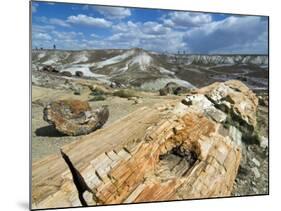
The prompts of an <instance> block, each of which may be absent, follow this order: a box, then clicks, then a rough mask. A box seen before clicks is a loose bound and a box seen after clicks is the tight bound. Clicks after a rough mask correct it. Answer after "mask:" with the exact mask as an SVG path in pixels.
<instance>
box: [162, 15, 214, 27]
mask: <svg viewBox="0 0 281 211" xmlns="http://www.w3.org/2000/svg"><path fill="white" fill-rule="evenodd" d="M210 22H212V16H211V15H210V14H206V13H197V12H171V13H169V14H168V15H167V16H166V17H164V18H163V23H164V25H165V26H170V27H198V26H202V25H204V24H208V23H210Z"/></svg>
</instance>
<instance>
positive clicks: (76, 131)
mask: <svg viewBox="0 0 281 211" xmlns="http://www.w3.org/2000/svg"><path fill="white" fill-rule="evenodd" d="M43 114H44V115H43V119H44V120H45V121H47V122H48V123H50V124H52V125H54V126H55V128H56V129H57V130H58V131H59V132H61V133H63V134H67V135H70V136H77V135H85V134H88V133H91V132H93V131H95V130H97V129H99V128H101V127H102V126H103V125H104V124H105V122H106V121H107V119H108V116H109V111H108V108H107V106H102V107H101V108H98V109H96V110H92V109H91V107H90V106H89V104H88V102H84V101H80V100H60V101H54V102H51V103H50V104H48V105H47V106H46V107H45V108H44V110H43Z"/></svg>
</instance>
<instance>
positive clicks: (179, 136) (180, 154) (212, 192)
mask: <svg viewBox="0 0 281 211" xmlns="http://www.w3.org/2000/svg"><path fill="white" fill-rule="evenodd" d="M255 103H256V99H255V96H254V94H253V93H252V92H251V91H250V90H249V89H248V88H247V87H246V86H244V85H243V84H242V83H241V82H238V81H232V82H225V83H217V84H213V85H211V86H208V87H205V88H203V89H200V90H198V91H197V92H196V93H193V94H191V95H189V96H187V97H186V98H185V99H184V100H183V101H182V102H178V101H171V102H170V103H167V104H165V105H155V106H154V107H152V108H147V107H143V108H141V109H139V110H136V111H135V112H133V113H131V114H129V115H128V116H126V117H125V118H122V119H120V120H118V121H117V122H115V123H114V124H112V125H110V126H109V127H107V128H103V129H100V130H99V131H96V132H95V133H92V134H90V135H87V136H86V137H85V138H84V139H82V140H79V141H77V142H73V143H71V144H68V145H66V146H65V147H63V152H65V154H67V156H68V157H69V159H70V160H71V162H72V164H73V165H74V167H75V169H77V170H78V171H79V173H80V175H82V177H83V180H84V181H85V183H86V184H87V186H88V187H89V188H90V189H91V190H92V192H85V193H84V194H83V199H84V200H85V201H86V203H87V205H99V204H119V203H132V202H144V201H165V200H175V199H177V200H178V199H192V198H209V197H220V196H230V195H231V191H232V187H233V183H234V180H235V177H236V174H237V171H238V167H239V164H240V160H241V145H240V143H241V136H242V135H235V134H240V132H239V130H238V129H237V128H236V126H237V125H239V122H237V121H240V122H242V123H245V124H244V125H245V127H246V129H247V130H246V129H245V131H247V132H248V133H250V132H251V131H249V128H250V129H251V128H254V127H255V122H256V120H255V115H252V114H251V112H255V111H256V104H255ZM221 105H225V106H224V107H223V106H221ZM226 106H227V108H228V110H227V112H226V111H225V107H226ZM231 112H232V113H235V119H234V120H233V121H230V120H229V118H230V117H232V113H231ZM238 117H239V118H238ZM226 123H228V124H230V123H233V125H231V126H230V127H229V126H228V127H226V125H228V124H226ZM242 126H243V125H242ZM242 126H241V127H242ZM249 126H251V127H249ZM233 131H238V132H235V133H234V132H233ZM241 131H243V130H242V129H241ZM247 135H249V134H247ZM69 206H81V200H80V199H79V196H78V193H77V189H76V187H75V184H74V183H73V178H72V175H71V172H70V170H69V169H68V167H67V165H66V164H65V162H64V160H63V159H62V157H61V156H60V155H59V154H57V155H51V156H48V157H46V158H44V159H42V160H39V161H37V162H34V163H33V165H32V207H33V208H49V207H69Z"/></svg>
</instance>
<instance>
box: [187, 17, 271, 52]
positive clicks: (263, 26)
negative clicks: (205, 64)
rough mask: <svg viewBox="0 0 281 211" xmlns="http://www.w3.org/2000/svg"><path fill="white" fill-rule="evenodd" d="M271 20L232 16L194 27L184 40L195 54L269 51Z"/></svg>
mask: <svg viewBox="0 0 281 211" xmlns="http://www.w3.org/2000/svg"><path fill="white" fill-rule="evenodd" d="M267 40H268V35H267V21H265V20H263V19H262V18H261V17H257V16H246V17H245V16H231V17H228V18H226V19H224V20H221V21H216V22H212V23H210V24H206V25H204V26H201V27H198V28H193V29H191V30H189V31H188V32H186V35H185V37H184V41H185V42H186V43H187V46H188V47H189V49H190V51H191V52H195V53H223V52H224V53H241V52H243V53H266V52H267Z"/></svg>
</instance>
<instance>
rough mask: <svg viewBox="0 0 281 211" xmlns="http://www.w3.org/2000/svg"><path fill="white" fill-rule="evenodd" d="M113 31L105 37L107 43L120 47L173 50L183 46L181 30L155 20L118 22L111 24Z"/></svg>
mask: <svg viewBox="0 0 281 211" xmlns="http://www.w3.org/2000/svg"><path fill="white" fill-rule="evenodd" d="M113 31H114V32H115V33H114V34H113V35H112V36H111V37H109V38H107V41H108V42H107V44H110V45H113V46H116V47H118V46H120V47H121V48H132V47H140V48H144V49H147V50H154V51H159V50H163V51H173V52H175V51H176V50H177V49H178V48H183V47H185V44H184V43H183V35H184V33H183V32H178V31H176V30H171V29H170V28H167V27H164V26H163V25H161V24H160V23H157V22H145V23H141V22H137V23H135V22H132V21H128V22H127V23H124V22H122V23H119V24H116V25H114V26H113Z"/></svg>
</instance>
